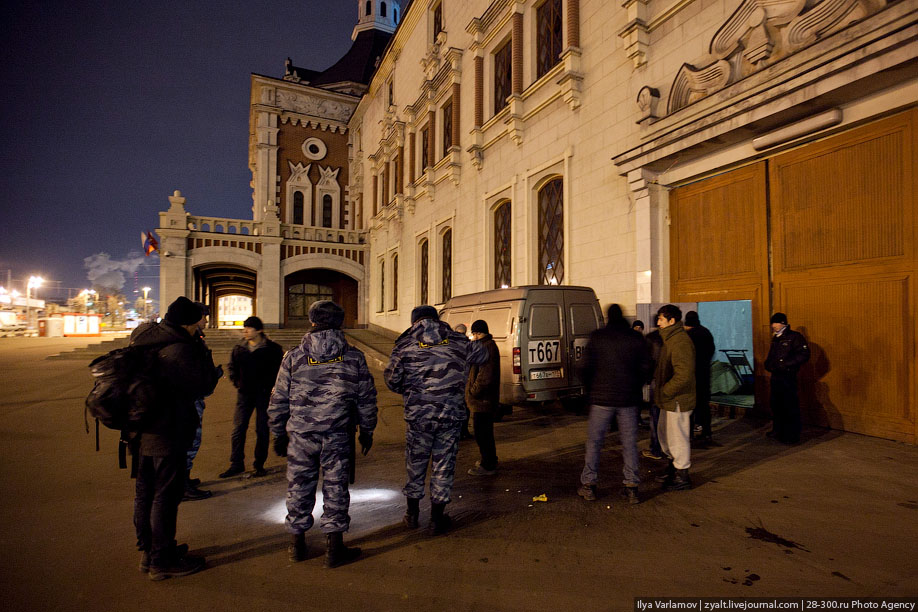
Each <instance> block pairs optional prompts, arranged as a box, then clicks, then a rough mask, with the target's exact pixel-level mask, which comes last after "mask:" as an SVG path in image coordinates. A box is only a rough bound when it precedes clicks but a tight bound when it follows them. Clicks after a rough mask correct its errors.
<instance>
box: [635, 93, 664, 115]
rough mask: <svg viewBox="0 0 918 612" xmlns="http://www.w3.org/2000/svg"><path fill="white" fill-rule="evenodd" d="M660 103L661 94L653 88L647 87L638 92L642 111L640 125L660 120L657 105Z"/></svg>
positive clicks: (639, 106) (638, 100)
mask: <svg viewBox="0 0 918 612" xmlns="http://www.w3.org/2000/svg"><path fill="white" fill-rule="evenodd" d="M659 103H660V92H659V91H658V90H656V89H654V88H653V87H648V86H647V85H645V86H644V87H642V88H641V91H639V92H638V96H637V105H638V108H640V109H641V118H640V119H639V120H638V123H644V122H647V121H652V120H653V119H657V118H659V115H657V105H658V104H659Z"/></svg>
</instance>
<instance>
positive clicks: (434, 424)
mask: <svg viewBox="0 0 918 612" xmlns="http://www.w3.org/2000/svg"><path fill="white" fill-rule="evenodd" d="M461 431H462V421H408V427H407V429H406V431H405V467H406V468H407V471H408V482H407V483H406V484H405V488H404V489H402V492H403V493H404V494H405V497H411V498H413V499H421V498H422V497H424V480H425V479H426V477H427V464H428V462H429V463H430V501H431V503H435V504H447V503H449V493H450V490H451V489H452V488H453V475H454V473H455V471H456V453H457V452H458V451H459V434H460V432H461Z"/></svg>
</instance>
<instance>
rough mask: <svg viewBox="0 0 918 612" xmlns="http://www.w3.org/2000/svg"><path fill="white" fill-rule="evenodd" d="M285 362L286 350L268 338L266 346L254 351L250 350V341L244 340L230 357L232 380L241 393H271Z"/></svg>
mask: <svg viewBox="0 0 918 612" xmlns="http://www.w3.org/2000/svg"><path fill="white" fill-rule="evenodd" d="M283 360H284V349H282V348H281V346H280V345H279V344H278V343H277V342H274V341H272V340H269V339H268V337H267V336H265V341H264V344H263V345H262V346H260V347H258V348H257V349H255V350H254V351H252V350H250V349H249V347H248V340H243V341H242V342H240V343H239V344H237V345H236V346H234V347H233V353H232V355H230V362H229V377H230V380H231V381H233V384H234V385H236V388H237V389H239V392H240V393H246V394H248V393H270V392H271V389H273V388H274V382H275V381H276V380H277V371H278V370H279V369H280V365H281V361H283Z"/></svg>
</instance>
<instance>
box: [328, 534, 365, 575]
mask: <svg viewBox="0 0 918 612" xmlns="http://www.w3.org/2000/svg"><path fill="white" fill-rule="evenodd" d="M359 556H360V549H359V548H356V547H354V548H348V547H347V546H345V545H344V533H342V532H340V531H337V532H335V533H329V534H326V536H325V567H328V568H332V567H338V566H339V565H344V564H345V563H350V562H351V561H353V560H354V559H356V558H357V557H359Z"/></svg>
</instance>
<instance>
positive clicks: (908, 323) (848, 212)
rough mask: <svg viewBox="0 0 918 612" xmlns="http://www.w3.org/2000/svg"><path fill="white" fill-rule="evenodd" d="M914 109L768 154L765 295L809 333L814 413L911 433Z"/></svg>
mask: <svg viewBox="0 0 918 612" xmlns="http://www.w3.org/2000/svg"><path fill="white" fill-rule="evenodd" d="M915 118H916V111H915V110H912V111H908V112H905V113H900V114H898V115H895V116H893V117H889V118H887V119H883V120H881V121H876V122H874V123H871V124H868V125H865V126H863V127H860V128H857V129H854V130H851V131H848V132H845V133H843V134H840V135H838V136H835V137H832V138H829V139H826V140H823V141H820V142H817V143H814V144H811V145H808V146H805V147H802V148H800V149H797V150H794V151H790V152H788V153H784V154H782V155H779V156H777V157H775V158H773V159H772V160H770V161H769V168H768V172H769V187H770V205H771V227H772V248H773V260H772V264H773V281H774V288H773V296H772V299H773V304H774V309H775V310H780V311H782V312H786V313H787V316H788V318H789V319H790V323H791V325H792V326H793V327H794V328H795V329H800V330H801V331H802V332H803V333H804V334H805V335H806V336H807V338H808V339H809V341H810V348H811V350H812V359H811V360H810V363H809V364H807V366H806V367H805V368H804V370H803V371H802V372H801V385H800V388H801V401H802V403H803V405H804V411H805V414H806V416H807V417H808V419H809V420H810V421H811V422H815V423H820V424H824V425H828V426H831V427H833V428H836V429H844V430H847V431H856V432H861V433H865V434H869V435H875V436H882V437H885V438H893V439H897V440H905V441H910V442H914V441H915V440H916V438H915V434H916V431H915V401H916V389H915V340H916V338H915V333H916V330H915V317H916V314H918V312H916V308H915V303H916V289H915V284H916V283H915V281H916V279H915V273H916V271H918V266H916V240H915V218H916V215H918V208H916V205H915V193H916V189H915V164H916V163H918V159H916V157H915Z"/></svg>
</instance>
